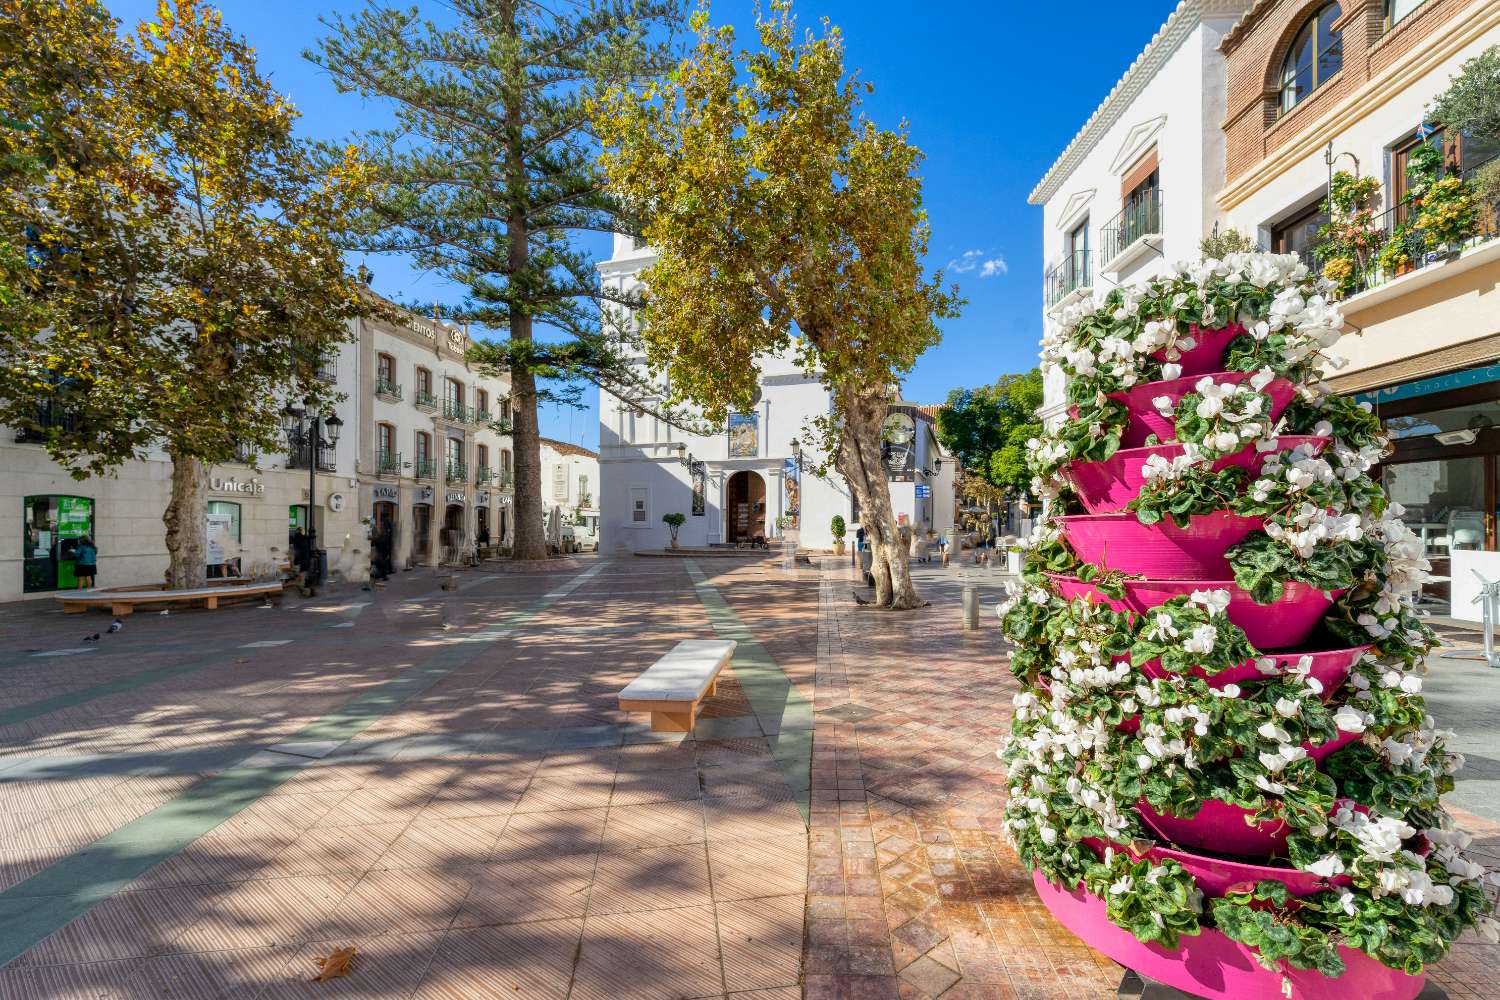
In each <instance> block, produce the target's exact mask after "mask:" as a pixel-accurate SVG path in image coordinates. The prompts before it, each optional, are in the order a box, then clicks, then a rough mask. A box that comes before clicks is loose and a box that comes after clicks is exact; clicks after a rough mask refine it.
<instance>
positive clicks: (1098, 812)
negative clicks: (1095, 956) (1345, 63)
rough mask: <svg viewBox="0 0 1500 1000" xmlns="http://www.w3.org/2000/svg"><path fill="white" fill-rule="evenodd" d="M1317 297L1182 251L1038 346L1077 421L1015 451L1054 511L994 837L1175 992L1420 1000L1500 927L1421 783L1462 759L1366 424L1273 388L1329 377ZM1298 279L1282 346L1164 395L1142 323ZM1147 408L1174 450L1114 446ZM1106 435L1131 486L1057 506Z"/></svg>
mask: <svg viewBox="0 0 1500 1000" xmlns="http://www.w3.org/2000/svg"><path fill="white" fill-rule="evenodd" d="M1431 191H1432V186H1429V188H1428V192H1429V197H1430V195H1431ZM1442 197H1443V196H1442V195H1439V196H1438V199H1439V200H1441V198H1442ZM1392 259H1393V260H1394V259H1395V258H1394V251H1393V258H1392ZM1246 276H1250V277H1251V279H1252V280H1248V281H1247V280H1246ZM1331 290H1332V282H1331V281H1329V280H1328V278H1327V276H1323V277H1319V276H1317V275H1311V274H1308V273H1307V269H1306V268H1305V267H1303V266H1302V265H1301V262H1300V261H1298V260H1296V258H1292V257H1282V256H1275V255H1262V254H1238V255H1231V256H1230V257H1229V258H1227V259H1225V260H1224V261H1219V262H1211V261H1205V262H1200V263H1198V264H1194V265H1185V266H1183V267H1180V268H1179V269H1178V270H1177V271H1176V272H1174V273H1169V274H1167V275H1164V276H1161V277H1157V278H1153V279H1151V280H1149V281H1148V282H1146V283H1143V284H1140V285H1137V286H1133V287H1127V288H1118V289H1115V290H1113V291H1112V292H1110V293H1109V296H1107V297H1105V298H1104V300H1102V301H1101V302H1099V303H1097V304H1094V308H1093V310H1092V311H1085V310H1079V311H1078V312H1076V313H1070V314H1069V315H1068V317H1067V318H1066V319H1065V320H1064V321H1063V322H1061V323H1060V324H1059V325H1058V328H1057V329H1056V330H1055V331H1054V332H1053V334H1052V335H1051V336H1049V339H1048V342H1047V344H1046V347H1045V350H1044V353H1043V361H1044V365H1045V366H1046V367H1048V368H1054V367H1055V368H1057V369H1060V374H1061V375H1062V376H1063V377H1064V380H1065V382H1066V385H1067V390H1066V392H1067V401H1068V402H1069V403H1070V404H1072V405H1074V406H1077V407H1078V408H1079V409H1080V411H1082V410H1084V409H1085V408H1087V407H1090V406H1092V410H1091V411H1090V412H1089V414H1088V419H1089V420H1090V421H1091V422H1092V423H1093V426H1091V427H1090V428H1089V430H1088V433H1087V434H1080V433H1078V432H1077V431H1076V430H1074V429H1073V428H1071V427H1069V426H1068V424H1067V423H1066V422H1065V423H1064V424H1062V425H1059V426H1058V427H1057V428H1056V429H1055V430H1050V431H1045V432H1043V433H1041V434H1039V435H1038V436H1037V437H1036V439H1034V440H1033V441H1030V442H1028V451H1029V455H1030V459H1031V461H1030V464H1031V466H1032V469H1033V471H1034V472H1035V473H1036V479H1035V481H1034V482H1035V492H1039V493H1040V494H1041V495H1043V496H1044V497H1045V498H1047V499H1048V500H1050V501H1051V504H1050V508H1051V510H1052V511H1053V512H1056V513H1057V514H1059V515H1061V516H1058V517H1053V516H1050V515H1049V517H1048V518H1045V519H1043V520H1042V521H1040V522H1039V523H1038V524H1037V526H1036V529H1035V530H1034V531H1033V533H1032V536H1031V538H1030V539H1029V540H1028V542H1027V544H1026V552H1025V558H1024V560H1023V565H1022V573H1021V585H1020V586H1019V587H1016V588H1015V589H1014V590H1013V591H1012V594H1011V597H1010V599H1009V600H1007V601H1006V603H1005V604H1003V605H1002V606H1001V607H1000V608H999V609H998V610H999V612H1000V618H1001V622H1002V627H1003V629H1004V632H1005V635H1006V637H1007V638H1008V639H1009V640H1010V642H1011V649H1010V654H1009V655H1010V669H1011V671H1012V673H1013V674H1014V675H1015V677H1016V679H1017V680H1018V681H1019V682H1020V686H1021V690H1020V692H1019V693H1018V694H1016V695H1015V697H1014V698H1013V699H1012V704H1013V706H1014V712H1013V714H1012V720H1011V726H1010V735H1009V739H1008V741H1007V744H1006V746H1005V748H1004V750H1003V752H1002V759H1003V760H1004V762H1005V767H1006V781H1007V792H1008V795H1007V801H1006V805H1005V812H1004V829H1005V831H1006V833H1007V834H1008V836H1009V837H1010V839H1011V840H1012V842H1013V843H1014V845H1015V847H1016V849H1017V852H1018V854H1019V855H1020V857H1021V859H1022V861H1023V862H1024V863H1025V864H1026V865H1027V867H1028V868H1030V869H1031V870H1032V872H1033V882H1034V885H1035V887H1036V890H1037V892H1038V894H1039V895H1040V897H1041V899H1042V901H1043V903H1044V904H1045V905H1046V906H1047V907H1048V909H1049V910H1050V911H1051V912H1052V913H1053V915H1054V916H1055V917H1056V918H1057V919H1058V920H1059V921H1060V922H1061V923H1062V924H1063V925H1064V926H1065V927H1067V928H1068V929H1070V930H1071V931H1073V932H1074V933H1075V934H1077V935H1078V936H1079V937H1080V938H1082V939H1083V940H1084V941H1085V942H1086V943H1088V944H1090V945H1092V946H1093V947H1095V948H1096V949H1098V950H1099V951H1101V952H1103V953H1104V954H1105V955H1106V956H1108V957H1110V958H1112V959H1114V960H1115V961H1117V962H1120V963H1121V964H1123V965H1126V966H1128V967H1130V968H1132V969H1135V970H1136V971H1137V972H1139V973H1140V974H1142V975H1143V976H1147V977H1149V978H1152V979H1155V980H1157V981H1159V982H1162V983H1165V984H1167V985H1169V986H1174V987H1177V988H1179V989H1181V990H1183V991H1185V992H1187V993H1189V994H1191V995H1193V996H1200V997H1211V998H1221V1000H1229V998H1240V997H1277V996H1288V997H1295V998H1297V1000H1339V998H1342V997H1346V996H1350V995H1355V994H1362V995H1368V996H1380V997H1383V998H1386V1000H1412V998H1414V997H1416V995H1417V994H1418V993H1419V992H1420V991H1421V989H1422V986H1423V980H1422V973H1423V969H1424V967H1425V966H1427V965H1429V964H1431V963H1432V962H1435V961H1437V960H1438V959H1440V958H1441V957H1442V956H1443V955H1444V954H1445V953H1446V951H1447V950H1448V948H1449V947H1450V946H1451V945H1452V943H1453V942H1454V940H1455V939H1456V938H1457V937H1458V936H1459V934H1461V933H1462V932H1463V931H1464V930H1465V929H1466V928H1469V927H1474V928H1476V929H1478V930H1479V931H1480V932H1481V933H1482V934H1484V935H1485V936H1486V937H1489V938H1490V939H1491V940H1500V927H1497V925H1496V924H1495V922H1494V921H1493V920H1492V919H1491V917H1490V916H1489V910H1490V908H1491V903H1490V901H1489V900H1488V898H1487V897H1486V895H1485V891H1484V888H1483V880H1484V879H1485V878H1486V875H1487V873H1486V871H1485V869H1484V867H1483V866H1482V865H1481V864H1479V863H1478V862H1477V861H1474V860H1472V859H1471V858H1469V857H1467V856H1466V855H1465V853H1464V848H1465V847H1466V846H1467V844H1468V837H1467V835H1465V834H1464V833H1463V832H1462V831H1460V830H1458V829H1457V828H1456V826H1455V825H1454V822H1453V820H1452V818H1451V817H1449V816H1448V815H1447V813H1446V812H1445V811H1444V809H1443V804H1442V801H1441V799H1442V796H1443V794H1444V793H1445V792H1446V791H1447V790H1449V789H1451V788H1452V787H1453V781H1454V779H1453V773H1454V771H1456V770H1457V768H1458V767H1459V766H1460V760H1459V759H1458V758H1457V756H1456V755H1454V754H1453V753H1452V752H1451V751H1450V750H1449V748H1448V747H1447V746H1446V740H1447V739H1448V736H1447V734H1446V733H1444V732H1443V731H1442V730H1439V729H1437V728H1436V726H1435V724H1434V722H1433V720H1432V718H1431V716H1430V715H1429V713H1428V710H1427V706H1426V705H1425V703H1424V701H1423V698H1422V676H1421V675H1422V672H1423V667H1424V661H1425V659H1426V657H1427V655H1428V654H1429V653H1430V651H1431V650H1432V649H1433V648H1434V646H1435V644H1436V639H1435V636H1434V635H1433V633H1432V631H1431V630H1430V629H1429V628H1428V627H1427V626H1426V625H1425V624H1424V623H1423V621H1422V619H1421V618H1419V617H1418V616H1417V614H1416V610H1415V600H1416V597H1417V595H1418V594H1419V593H1420V592H1421V588H1422V585H1423V581H1424V579H1425V577H1426V570H1427V568H1428V567H1427V562H1426V560H1425V559H1423V558H1421V543H1420V540H1418V539H1416V538H1415V536H1414V535H1413V533H1412V531H1411V530H1410V528H1408V527H1407V526H1406V525H1405V524H1404V523H1403V522H1402V521H1401V519H1400V517H1399V516H1398V515H1397V514H1396V513H1394V512H1393V510H1392V505H1391V504H1390V503H1389V498H1388V497H1387V496H1386V495H1385V493H1384V491H1383V490H1382V489H1381V487H1380V485H1379V484H1378V483H1377V482H1375V481H1374V480H1373V479H1372V478H1371V476H1370V469H1371V467H1372V465H1373V464H1374V462H1375V461H1377V460H1378V458H1379V457H1380V455H1381V454H1382V453H1383V451H1384V449H1385V447H1386V444H1387V442H1386V438H1385V435H1384V430H1383V428H1382V426H1381V423H1380V421H1379V419H1378V418H1377V417H1376V416H1375V415H1374V413H1372V412H1370V411H1369V410H1366V409H1364V408H1363V407H1362V406H1361V405H1360V404H1357V403H1355V402H1354V401H1353V400H1352V399H1350V398H1348V397H1346V396H1338V395H1332V394H1327V395H1325V394H1318V393H1299V394H1293V398H1291V399H1290V400H1289V401H1286V402H1284V403H1283V404H1282V405H1281V406H1280V407H1277V406H1274V405H1272V404H1274V403H1276V399H1275V398H1274V396H1275V390H1274V388H1273V387H1274V386H1277V385H1279V384H1285V385H1289V386H1293V387H1308V386H1310V385H1312V384H1313V383H1315V382H1316V381H1317V380H1318V378H1319V377H1320V376H1319V372H1318V369H1317V365H1318V361H1317V357H1318V353H1319V347H1320V346H1321V345H1323V344H1324V343H1326V342H1328V341H1329V340H1330V339H1331V338H1334V337H1337V336H1338V335H1339V332H1340V330H1341V328H1342V326H1343V316H1342V315H1341V313H1340V311H1339V309H1338V308H1337V307H1336V306H1334V305H1331V304H1330V303H1329V302H1328V299H1327V295H1328V293H1329V292H1330V291H1331ZM1288 297H1296V298H1297V299H1299V300H1300V301H1302V302H1304V303H1306V304H1307V308H1305V309H1303V310H1301V311H1300V312H1299V313H1298V314H1297V315H1296V316H1295V317H1293V318H1290V319H1288V320H1286V321H1285V322H1283V323H1282V324H1281V326H1280V328H1279V329H1278V331H1277V334H1276V336H1274V337H1268V338H1259V339H1257V338H1255V337H1254V336H1240V337H1237V338H1236V339H1235V340H1233V341H1231V342H1230V343H1228V344H1227V345H1225V346H1224V347H1223V348H1222V349H1221V350H1220V353H1219V356H1218V357H1217V359H1216V363H1217V364H1218V365H1220V366H1221V369H1220V370H1219V371H1218V372H1217V373H1214V374H1210V375H1205V376H1203V378H1202V380H1201V381H1200V382H1195V383H1194V384H1193V386H1192V387H1191V388H1192V391H1191V392H1190V393H1188V394H1187V395H1184V396H1182V397H1180V398H1175V397H1171V396H1169V395H1168V393H1169V390H1170V391H1176V389H1175V388H1174V386H1175V385H1176V383H1177V382H1180V379H1177V378H1174V377H1173V376H1175V375H1177V374H1178V373H1177V372H1175V371H1165V370H1163V369H1164V365H1163V364H1162V362H1161V361H1160V360H1158V359H1154V358H1153V357H1152V352H1153V351H1154V350H1155V349H1156V344H1155V343H1153V341H1152V339H1151V337H1150V336H1145V335H1143V334H1142V330H1143V328H1145V329H1156V328H1158V327H1159V326H1160V325H1161V324H1163V323H1166V324H1169V325H1175V324H1189V325H1191V324H1195V323H1202V324H1204V325H1205V326H1209V327H1210V328H1215V329H1217V328H1220V327H1222V326H1223V325H1224V322H1225V320H1224V317H1236V318H1238V319H1239V321H1240V322H1241V323H1243V324H1244V326H1245V327H1246V329H1248V330H1253V329H1255V328H1256V326H1257V324H1264V323H1266V322H1267V321H1268V320H1269V319H1270V317H1271V314H1272V312H1273V310H1274V309H1275V308H1276V307H1275V306H1274V305H1273V304H1274V303H1276V302H1278V301H1284V299H1285V298H1288ZM1106 344H1107V345H1109V347H1108V348H1107V350H1108V351H1109V356H1110V358H1111V363H1110V364H1108V365H1100V364H1098V360H1099V357H1100V354H1101V351H1100V348H1101V347H1103V345H1106ZM1120 345H1124V346H1123V347H1121V346H1120ZM1252 373H1253V374H1252ZM1246 374H1252V378H1253V380H1254V381H1252V382H1250V383H1249V384H1248V385H1247V384H1245V380H1244V378H1243V376H1244V375H1246ZM1121 384H1126V385H1131V386H1132V387H1133V391H1132V392H1131V393H1130V394H1121V395H1122V400H1121V402H1120V405H1119V406H1118V407H1113V408H1105V407H1102V406H1098V405H1095V404H1093V403H1091V400H1094V399H1096V398H1097V397H1105V398H1107V397H1108V395H1109V394H1110V393H1113V392H1118V391H1119V389H1120V386H1121ZM1143 414H1144V415H1147V416H1152V418H1153V419H1155V418H1157V417H1159V418H1161V420H1162V421H1164V423H1163V424H1162V425H1161V426H1162V430H1163V431H1164V432H1165V434H1166V436H1164V437H1163V438H1162V440H1169V441H1171V442H1172V443H1170V444H1166V445H1163V444H1160V443H1158V442H1157V441H1156V434H1155V433H1153V434H1152V435H1151V438H1152V440H1150V441H1148V442H1147V443H1146V444H1145V445H1144V446H1143V448H1142V449H1141V450H1138V451H1134V452H1132V451H1131V447H1132V446H1131V445H1124V444H1122V443H1123V440H1124V438H1125V436H1126V434H1127V431H1128V429H1129V427H1130V426H1131V424H1132V422H1137V421H1139V420H1140V419H1141V418H1142V416H1143ZM1252 423H1258V424H1260V425H1261V426H1260V428H1259V429H1258V430H1257V431H1256V432H1255V433H1253V434H1245V433H1242V432H1243V429H1244V427H1245V425H1247V424H1252ZM1148 452H1149V455H1148V454H1147V453H1148ZM1117 453H1120V454H1125V453H1130V454H1131V455H1132V456H1133V457H1132V458H1131V460H1130V461H1129V462H1128V463H1127V464H1128V465H1129V466H1130V467H1131V468H1132V469H1139V470H1140V481H1139V484H1138V485H1137V486H1136V487H1135V490H1134V492H1135V496H1134V497H1132V498H1123V497H1116V498H1115V499H1117V500H1119V499H1124V500H1125V502H1124V503H1123V504H1120V505H1118V506H1115V507H1114V509H1113V510H1112V511H1110V512H1108V513H1104V514H1090V515H1077V514H1075V513H1074V511H1075V510H1076V506H1075V505H1078V504H1079V503H1080V499H1079V498H1080V497H1081V496H1082V495H1084V492H1085V491H1084V490H1081V489H1080V490H1073V489H1071V487H1072V486H1073V485H1074V484H1076V483H1078V482H1079V480H1080V477H1079V475H1078V470H1079V468H1080V467H1081V466H1086V465H1089V464H1096V465H1097V464H1099V463H1103V462H1108V461H1110V460H1111V459H1112V458H1113V457H1114V456H1115V455H1116V454H1117ZM1143 460H1144V461H1143ZM1130 519H1134V523H1131V520H1130Z"/></svg>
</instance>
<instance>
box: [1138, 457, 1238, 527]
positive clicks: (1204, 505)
mask: <svg viewBox="0 0 1500 1000" xmlns="http://www.w3.org/2000/svg"><path fill="white" fill-rule="evenodd" d="M1244 485H1245V470H1244V469H1241V468H1238V467H1235V466H1231V467H1229V468H1226V469H1221V470H1219V471H1218V472H1214V471H1212V469H1211V468H1210V467H1209V466H1206V465H1194V466H1191V467H1190V468H1188V469H1187V470H1186V471H1185V472H1184V473H1183V474H1182V475H1181V476H1178V477H1176V478H1172V477H1167V476H1163V477H1161V478H1159V479H1153V480H1148V481H1147V483H1146V484H1145V485H1144V486H1143V487H1141V491H1140V492H1139V493H1138V494H1137V495H1136V497H1135V499H1134V500H1131V501H1130V503H1129V504H1128V505H1127V508H1126V509H1127V510H1132V511H1134V512H1135V516H1136V519H1137V520H1139V521H1140V522H1141V523H1142V524H1156V523H1157V522H1159V521H1161V520H1162V518H1165V517H1170V518H1171V519H1172V521H1173V523H1174V524H1176V525H1177V526H1178V527H1179V528H1186V527H1187V526H1188V522H1190V521H1191V520H1192V519H1193V517H1194V516H1196V515H1198V514H1212V513H1214V512H1216V511H1220V510H1224V509H1226V508H1228V507H1230V506H1231V505H1232V504H1233V503H1234V502H1235V501H1236V500H1238V498H1239V496H1240V491H1241V490H1242V489H1243V488H1244Z"/></svg>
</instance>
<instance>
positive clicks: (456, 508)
mask: <svg viewBox="0 0 1500 1000" xmlns="http://www.w3.org/2000/svg"><path fill="white" fill-rule="evenodd" d="M465 535H466V533H465V531H464V509H463V506H462V505H461V504H456V503H450V504H449V505H448V507H447V509H446V510H444V511H443V529H442V531H441V532H439V539H438V541H439V543H440V544H441V545H442V546H443V562H445V563H456V562H458V561H459V560H460V558H462V555H463V551H464V547H465V545H466V544H467V542H468V539H467V538H466V537H465Z"/></svg>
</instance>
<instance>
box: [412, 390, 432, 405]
mask: <svg viewBox="0 0 1500 1000" xmlns="http://www.w3.org/2000/svg"><path fill="white" fill-rule="evenodd" d="M411 401H412V405H413V406H415V407H416V408H417V409H419V410H436V409H437V405H438V403H437V397H436V396H434V395H433V394H432V393H430V392H428V391H427V390H425V389H418V390H417V391H416V392H415V393H414V394H413V395H412V400H411Z"/></svg>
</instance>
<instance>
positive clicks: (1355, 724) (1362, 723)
mask: <svg viewBox="0 0 1500 1000" xmlns="http://www.w3.org/2000/svg"><path fill="white" fill-rule="evenodd" d="M1373 720H1374V716H1372V715H1370V714H1369V713H1368V712H1361V711H1360V710H1359V709H1357V708H1355V707H1354V706H1353V705H1340V706H1339V710H1338V711H1337V712H1334V713H1333V724H1334V725H1335V726H1338V727H1339V730H1340V731H1341V732H1345V733H1362V732H1364V731H1365V728H1366V727H1367V726H1369V724H1370V722H1371V721H1373Z"/></svg>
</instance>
